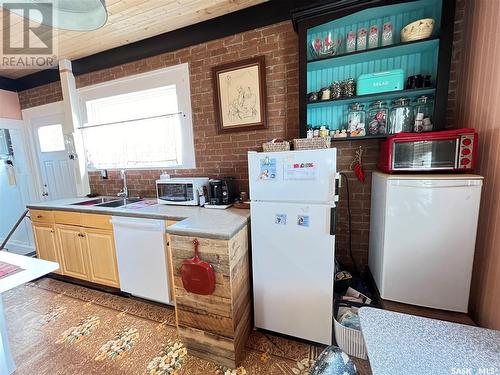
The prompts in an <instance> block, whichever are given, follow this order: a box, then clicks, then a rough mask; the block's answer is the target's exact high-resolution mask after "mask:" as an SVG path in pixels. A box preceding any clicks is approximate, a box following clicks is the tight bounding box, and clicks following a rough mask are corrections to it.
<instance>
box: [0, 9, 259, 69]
mask: <svg viewBox="0 0 500 375" xmlns="http://www.w3.org/2000/svg"><path fill="white" fill-rule="evenodd" d="M264 1H266V0H238V1H234V0H211V1H206V0H187V1H178V0H176V1H174V0H127V1H123V0H122V1H116V0H113V1H107V2H106V5H107V7H106V8H107V11H108V22H107V23H106V25H104V26H103V27H102V28H100V29H98V30H94V31H89V32H85V33H81V32H76V31H70V30H58V29H54V35H55V38H56V39H55V40H57V45H58V55H59V56H64V57H65V58H68V59H70V60H76V59H78V58H81V57H85V56H89V55H92V54H95V53H98V52H101V51H105V50H108V49H111V48H114V47H119V46H121V45H124V44H128V43H132V42H135V41H139V40H142V39H146V38H149V37H152V36H155V35H158V34H161V33H165V32H168V31H172V30H175V29H178V28H181V27H184V26H189V25H192V24H195V23H198V22H202V21H206V20H209V19H211V18H215V17H218V16H222V15H225V14H227V13H231V12H234V11H237V10H240V9H244V8H247V7H250V6H252V5H256V4H259V3H262V2H264ZM3 12H4V10H2V8H1V7H0V19H1V18H2V16H3ZM13 21H14V24H17V23H21V22H23V19H22V17H19V16H17V15H14V16H13ZM0 27H1V28H3V27H5V26H0ZM22 37H23V36H22V34H21V33H19V34H18V35H15V36H14V39H13V41H12V43H15V42H20V41H22ZM33 72H35V70H31V69H17V70H15V69H14V70H13V69H11V70H7V69H0V76H5V77H9V78H18V77H21V76H24V75H27V74H31V73H33Z"/></svg>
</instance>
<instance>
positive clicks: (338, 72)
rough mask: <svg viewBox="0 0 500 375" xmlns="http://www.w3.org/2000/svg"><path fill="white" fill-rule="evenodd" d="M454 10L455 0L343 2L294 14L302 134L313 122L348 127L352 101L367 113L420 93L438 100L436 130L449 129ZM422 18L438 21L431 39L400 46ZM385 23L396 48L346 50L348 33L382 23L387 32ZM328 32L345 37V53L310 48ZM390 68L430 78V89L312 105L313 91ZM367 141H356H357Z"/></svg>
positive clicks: (380, 25) (435, 120)
mask: <svg viewBox="0 0 500 375" xmlns="http://www.w3.org/2000/svg"><path fill="white" fill-rule="evenodd" d="M454 6H455V1H454V0H416V1H391V0H388V1H382V0H380V1H377V0H375V1H374V0H366V1H346V0H343V1H339V2H333V3H332V4H330V5H325V6H322V7H318V8H317V9H308V10H302V11H299V12H296V13H294V14H293V15H292V17H293V19H294V24H295V26H296V29H297V30H298V32H299V43H300V49H301V51H300V53H299V61H300V63H299V75H300V80H299V90H300V94H301V101H300V125H301V136H305V133H306V129H307V125H308V124H311V125H313V126H321V125H326V126H327V127H328V128H329V129H331V130H336V129H343V128H346V127H347V124H346V119H347V116H346V113H347V110H348V106H349V105H350V104H351V103H354V102H359V103H362V104H364V105H365V109H368V107H369V105H370V104H371V103H372V102H373V101H376V100H382V101H385V102H386V103H387V104H388V105H389V106H390V104H391V103H392V101H393V100H394V99H397V98H400V97H406V98H410V99H411V100H412V101H413V100H414V99H415V98H417V97H418V96H421V95H428V96H432V97H434V102H435V108H434V126H435V128H437V129H439V128H440V127H444V116H445V108H446V100H447V88H448V79H449V65H450V60H451V44H452V37H453V20H454ZM422 18H433V19H434V20H435V24H434V29H433V33H432V35H431V36H430V37H429V38H427V39H424V40H419V41H414V42H408V43H403V42H401V40H400V30H401V29H402V28H403V27H404V26H406V25H407V24H409V23H411V22H413V21H416V20H419V19H422ZM386 22H391V23H392V26H393V44H391V45H389V46H379V47H377V48H373V49H366V50H363V51H354V52H351V53H346V52H345V38H346V34H347V32H349V31H355V32H356V31H357V30H359V29H360V28H361V27H364V28H366V29H369V28H370V26H371V25H377V26H378V28H379V30H382V25H383V24H384V23H386ZM328 33H330V34H331V36H332V38H333V39H334V40H336V39H337V38H341V39H342V44H341V49H340V52H339V53H338V54H337V55H335V56H327V57H320V58H318V57H317V56H313V55H312V54H311V48H310V45H311V43H312V41H313V40H314V39H315V38H321V39H324V38H325V37H326V36H327V35H328ZM391 69H403V70H404V72H405V76H406V77H408V76H412V75H417V74H422V75H424V76H425V75H430V76H431V77H432V82H431V87H427V88H422V89H413V90H401V91H396V92H389V93H380V94H370V95H362V96H355V97H350V98H341V99H336V100H327V101H320V102H314V103H308V102H307V94H308V93H310V92H313V91H319V90H321V88H323V87H326V86H330V85H331V84H332V82H333V81H341V80H344V79H347V78H354V79H355V80H357V79H358V77H359V76H360V75H362V74H366V73H377V72H383V71H387V70H391ZM380 137H381V136H376V137H375V138H380ZM382 137H383V136H382ZM362 138H363V137H356V139H362ZM365 138H366V139H373V138H374V137H373V136H366V137H365ZM348 139H349V138H348ZM340 140H345V139H340Z"/></svg>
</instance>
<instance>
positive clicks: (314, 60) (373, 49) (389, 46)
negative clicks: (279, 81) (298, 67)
mask: <svg viewBox="0 0 500 375" xmlns="http://www.w3.org/2000/svg"><path fill="white" fill-rule="evenodd" d="M431 40H439V36H435V37H431V38H426V39H422V40H415V41H411V42H406V43H397V44H391V45H388V46H381V47H377V48H367V49H365V50H363V51H354V52H350V53H343V54H341V55H334V56H327V57H317V58H315V59H311V60H308V61H307V63H308V64H311V63H315V62H318V61H325V60H334V59H338V58H341V57H347V56H355V55H360V54H363V53H367V52H374V51H379V50H384V49H391V48H398V47H402V46H407V45H411V44H420V43H424V42H429V41H431Z"/></svg>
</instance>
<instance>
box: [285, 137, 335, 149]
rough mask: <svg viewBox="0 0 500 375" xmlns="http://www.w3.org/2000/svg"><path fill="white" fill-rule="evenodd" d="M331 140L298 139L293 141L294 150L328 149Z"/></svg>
mask: <svg viewBox="0 0 500 375" xmlns="http://www.w3.org/2000/svg"><path fill="white" fill-rule="evenodd" d="M331 145H332V139H331V138H330V137H323V138H299V139H294V140H293V147H294V149H295V150H316V149H320V148H330V147H331Z"/></svg>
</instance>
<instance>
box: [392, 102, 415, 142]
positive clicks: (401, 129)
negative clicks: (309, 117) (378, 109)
mask: <svg viewBox="0 0 500 375" xmlns="http://www.w3.org/2000/svg"><path fill="white" fill-rule="evenodd" d="M412 130H413V111H412V109H411V107H410V99H408V98H399V99H396V100H394V101H393V102H392V109H391V114H390V116H389V133H392V134H394V133H410V132H411V131H412Z"/></svg>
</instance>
